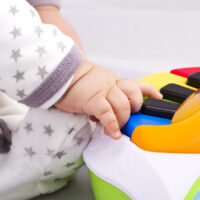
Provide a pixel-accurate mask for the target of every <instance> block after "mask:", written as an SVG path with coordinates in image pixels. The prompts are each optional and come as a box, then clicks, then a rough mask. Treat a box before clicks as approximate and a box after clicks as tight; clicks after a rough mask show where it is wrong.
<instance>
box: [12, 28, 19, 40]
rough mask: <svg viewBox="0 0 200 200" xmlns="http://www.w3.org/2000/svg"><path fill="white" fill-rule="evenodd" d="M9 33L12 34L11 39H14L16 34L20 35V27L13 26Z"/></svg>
mask: <svg viewBox="0 0 200 200" xmlns="http://www.w3.org/2000/svg"><path fill="white" fill-rule="evenodd" d="M10 34H12V35H13V39H14V40H15V39H16V37H17V36H18V37H19V36H22V34H21V29H20V28H15V27H14V29H13V31H11V32H10Z"/></svg>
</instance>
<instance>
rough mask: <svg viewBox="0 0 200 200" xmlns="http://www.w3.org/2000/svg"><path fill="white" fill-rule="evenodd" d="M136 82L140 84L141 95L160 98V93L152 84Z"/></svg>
mask: <svg viewBox="0 0 200 200" xmlns="http://www.w3.org/2000/svg"><path fill="white" fill-rule="evenodd" d="M138 84H139V85H140V88H141V90H142V94H143V96H148V97H151V98H157V99H161V98H162V94H160V92H158V91H157V90H156V88H154V87H153V86H152V85H150V84H148V83H144V82H138Z"/></svg>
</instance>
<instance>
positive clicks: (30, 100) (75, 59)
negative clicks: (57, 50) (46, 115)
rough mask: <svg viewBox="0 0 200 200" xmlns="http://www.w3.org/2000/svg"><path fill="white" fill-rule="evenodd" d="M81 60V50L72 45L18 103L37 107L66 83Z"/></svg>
mask: <svg viewBox="0 0 200 200" xmlns="http://www.w3.org/2000/svg"><path fill="white" fill-rule="evenodd" d="M81 62H82V52H81V51H80V50H79V48H78V47H77V46H76V45H74V46H73V47H72V48H71V50H70V52H69V53H68V54H67V55H66V56H65V58H64V59H63V60H62V62H61V63H60V64H59V65H58V66H57V67H56V69H55V70H54V71H53V72H51V74H50V75H49V76H48V77H47V78H46V79H45V80H44V81H43V82H42V83H41V84H40V85H39V86H38V87H37V88H36V89H35V90H34V91H33V92H32V93H31V94H29V95H28V96H27V97H26V98H24V99H22V100H21V101H20V103H23V104H26V105H27V106H29V107H39V106H41V105H42V104H44V103H45V102H46V101H47V100H48V99H50V98H51V97H52V96H54V94H56V93H57V92H58V90H59V89H61V88H62V87H63V86H64V84H66V82H67V81H68V80H69V79H70V78H71V76H72V75H73V74H74V72H75V71H76V69H77V68H78V67H79V65H80V64H81Z"/></svg>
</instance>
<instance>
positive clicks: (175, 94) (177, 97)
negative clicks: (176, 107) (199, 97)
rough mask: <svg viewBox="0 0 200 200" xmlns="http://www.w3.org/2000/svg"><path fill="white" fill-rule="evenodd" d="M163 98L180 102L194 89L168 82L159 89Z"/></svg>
mask: <svg viewBox="0 0 200 200" xmlns="http://www.w3.org/2000/svg"><path fill="white" fill-rule="evenodd" d="M160 92H161V94H162V95H163V99H167V100H171V101H175V102H178V103H182V102H183V101H184V100H185V99H186V98H188V97H189V96H190V95H191V94H192V93H194V92H195V90H192V89H190V88H186V87H183V86H180V85H177V84H174V83H170V84H168V85H166V86H164V87H162V88H161V89H160Z"/></svg>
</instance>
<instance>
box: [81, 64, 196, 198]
mask: <svg viewBox="0 0 200 200" xmlns="http://www.w3.org/2000/svg"><path fill="white" fill-rule="evenodd" d="M140 81H143V82H147V83H150V84H152V85H153V86H154V87H156V88H157V89H158V90H159V91H160V92H161V93H162V94H163V99H162V100H158V99H151V98H149V99H146V100H145V101H144V103H143V106H142V109H141V111H140V112H139V113H135V114H132V115H131V116H130V119H129V121H128V122H127V124H126V125H125V126H124V127H123V128H122V132H123V133H124V135H123V136H122V138H121V139H120V140H113V139H111V138H110V137H108V136H106V135H104V134H103V130H101V129H102V127H101V126H99V129H98V130H96V131H95V134H94V136H93V138H92V140H91V142H90V144H89V146H88V147H87V149H86V150H85V152H84V160H85V163H86V165H87V167H88V168H89V174H90V179H91V183H92V188H93V191H94V195H95V199H96V200H130V199H133V200H200V90H198V89H199V88H200V67H196V68H182V69H174V70H172V71H171V72H170V73H166V72H162V73H158V74H154V75H151V76H148V77H146V78H143V79H141V80H140Z"/></svg>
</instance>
